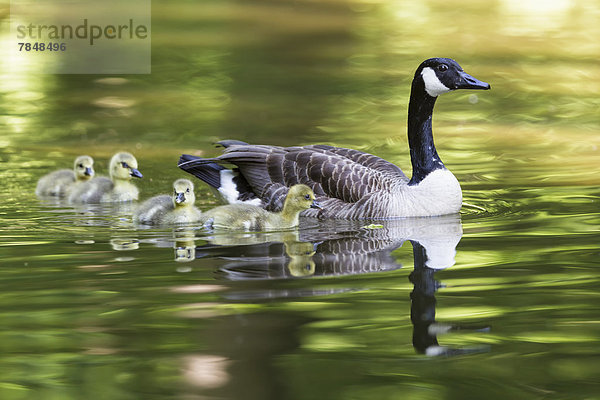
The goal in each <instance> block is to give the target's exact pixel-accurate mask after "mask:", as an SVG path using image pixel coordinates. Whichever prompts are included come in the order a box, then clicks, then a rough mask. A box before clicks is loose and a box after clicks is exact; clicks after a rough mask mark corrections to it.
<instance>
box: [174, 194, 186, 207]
mask: <svg viewBox="0 0 600 400" xmlns="http://www.w3.org/2000/svg"><path fill="white" fill-rule="evenodd" d="M184 201H185V194H184V193H183V192H178V193H177V196H175V203H177V204H181V203H183V202H184Z"/></svg>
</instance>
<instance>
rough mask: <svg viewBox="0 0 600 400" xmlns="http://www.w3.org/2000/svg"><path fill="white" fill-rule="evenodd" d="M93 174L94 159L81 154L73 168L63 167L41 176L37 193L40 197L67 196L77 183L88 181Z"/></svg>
mask: <svg viewBox="0 0 600 400" xmlns="http://www.w3.org/2000/svg"><path fill="white" fill-rule="evenodd" d="M93 176H94V159H93V158H92V157H90V156H79V157H77V158H76V159H75V163H74V164H73V169H72V170H70V169H61V170H58V171H54V172H50V173H49V174H47V175H44V176H43V177H41V178H40V180H39V181H38V183H37V187H36V188H35V194H36V195H38V196H39V197H47V196H54V197H65V196H67V195H68V194H69V192H70V191H71V190H72V189H73V188H74V187H75V186H76V185H78V184H80V183H82V182H87V181H88V180H90V179H91V178H92V177H93Z"/></svg>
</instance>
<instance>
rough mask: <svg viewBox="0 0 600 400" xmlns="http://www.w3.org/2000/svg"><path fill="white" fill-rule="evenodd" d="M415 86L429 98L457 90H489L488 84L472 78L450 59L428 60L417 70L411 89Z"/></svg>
mask: <svg viewBox="0 0 600 400" xmlns="http://www.w3.org/2000/svg"><path fill="white" fill-rule="evenodd" d="M415 85H417V86H418V87H419V88H420V90H421V91H423V90H425V92H427V94H428V95H429V96H431V97H437V96H439V95H440V94H443V93H447V92H450V91H451V90H457V89H482V90H487V89H490V84H489V83H486V82H482V81H480V80H479V79H476V78H473V77H472V76H471V75H469V74H467V73H466V72H464V71H463V69H462V68H461V66H460V65H458V63H457V62H456V61H454V60H453V59H451V58H430V59H428V60H425V61H423V62H422V63H421V65H419V68H417V72H415V78H414V80H413V89H416V87H415Z"/></svg>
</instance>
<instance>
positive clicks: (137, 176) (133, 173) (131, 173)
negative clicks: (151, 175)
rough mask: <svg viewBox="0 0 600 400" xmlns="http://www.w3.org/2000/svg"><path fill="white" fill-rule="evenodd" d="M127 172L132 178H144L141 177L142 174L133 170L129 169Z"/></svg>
mask: <svg viewBox="0 0 600 400" xmlns="http://www.w3.org/2000/svg"><path fill="white" fill-rule="evenodd" d="M129 171H130V175H131V176H133V177H134V178H143V177H144V175H142V173H141V172H140V171H138V170H137V169H135V168H131V169H130V170H129Z"/></svg>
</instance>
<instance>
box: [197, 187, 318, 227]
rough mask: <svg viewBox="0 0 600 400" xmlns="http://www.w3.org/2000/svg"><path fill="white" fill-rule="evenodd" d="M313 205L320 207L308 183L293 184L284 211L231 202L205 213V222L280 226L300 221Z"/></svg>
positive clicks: (242, 225) (207, 224)
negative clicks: (303, 212)
mask: <svg viewBox="0 0 600 400" xmlns="http://www.w3.org/2000/svg"><path fill="white" fill-rule="evenodd" d="M309 208H320V205H319V204H318V203H317V202H316V201H315V194H314V193H313V191H312V190H311V188H309V187H308V186H306V185H294V186H292V187H291V188H290V190H289V192H288V194H287V196H286V197H285V201H284V203H283V209H282V210H281V212H270V211H267V210H265V209H263V208H261V207H258V206H255V205H251V204H241V203H237V204H229V205H225V206H219V207H216V208H213V209H212V210H209V211H207V212H206V213H204V214H202V221H203V223H204V225H206V226H207V227H210V228H225V229H236V230H280V229H289V228H293V227H295V226H298V224H299V215H300V213H301V212H302V211H304V210H307V209H309Z"/></svg>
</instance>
